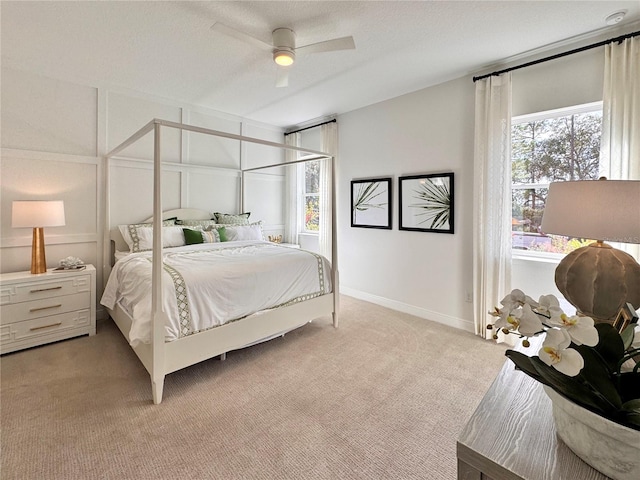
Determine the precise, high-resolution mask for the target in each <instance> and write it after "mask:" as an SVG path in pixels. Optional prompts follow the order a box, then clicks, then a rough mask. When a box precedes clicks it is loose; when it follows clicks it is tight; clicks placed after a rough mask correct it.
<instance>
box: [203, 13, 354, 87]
mask: <svg viewBox="0 0 640 480" xmlns="http://www.w3.org/2000/svg"><path fill="white" fill-rule="evenodd" d="M211 29H212V30H214V31H217V32H220V33H224V34H225V35H229V36H230V37H233V38H236V39H238V40H242V41H244V42H247V43H249V44H251V45H254V46H256V47H258V48H260V49H262V50H267V51H271V52H272V54H273V61H274V62H275V63H276V64H277V65H278V75H277V79H276V87H286V86H288V85H289V68H288V67H290V66H291V65H293V62H295V59H296V56H297V55H306V54H309V53H320V52H333V51H336V50H353V49H354V48H356V44H355V42H354V41H353V37H341V38H334V39H332V40H325V41H323V42H318V43H312V44H309V45H303V46H301V47H296V34H295V32H294V31H293V30H291V29H290V28H276V29H275V30H274V31H273V32H272V33H271V36H272V43H267V42H263V41H262V40H259V39H257V38H255V37H252V36H251V35H248V34H246V33H244V32H241V31H239V30H236V29H235V28H231V27H229V26H227V25H224V24H223V23H220V22H216V23H214V24H213V25H212V26H211Z"/></svg>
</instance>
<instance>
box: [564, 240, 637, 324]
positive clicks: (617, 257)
mask: <svg viewBox="0 0 640 480" xmlns="http://www.w3.org/2000/svg"><path fill="white" fill-rule="evenodd" d="M555 281H556V286H557V287H558V290H560V292H561V293H562V295H564V297H565V298H566V299H567V300H568V301H569V302H570V303H571V304H572V305H573V306H574V307H576V308H577V309H578V313H581V314H583V315H587V316H589V317H591V318H593V319H594V320H595V321H596V322H607V323H612V322H613V321H614V320H615V318H616V316H617V314H618V312H619V311H620V309H621V308H622V307H624V306H625V305H626V303H627V302H628V303H631V305H633V307H634V308H638V307H640V265H639V264H638V262H636V260H635V259H634V258H633V257H632V256H631V255H629V254H628V253H626V252H623V251H622V250H618V249H617V248H613V247H611V246H610V245H607V244H606V243H602V242H597V243H593V244H591V245H588V246H586V247H582V248H578V249H577V250H574V251H573V252H571V253H570V254H568V255H567V256H566V257H564V258H563V259H562V261H561V262H560V263H559V264H558V267H557V268H556V273H555Z"/></svg>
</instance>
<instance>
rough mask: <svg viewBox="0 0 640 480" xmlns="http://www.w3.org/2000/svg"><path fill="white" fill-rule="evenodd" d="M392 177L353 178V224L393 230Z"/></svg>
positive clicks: (360, 226)
mask: <svg viewBox="0 0 640 480" xmlns="http://www.w3.org/2000/svg"><path fill="white" fill-rule="evenodd" d="M391 186H392V179H391V177H383V178H369V179H363V180H351V226H352V227H359V228H380V229H385V230H391V221H392V215H393V210H392V205H391V199H392V195H391Z"/></svg>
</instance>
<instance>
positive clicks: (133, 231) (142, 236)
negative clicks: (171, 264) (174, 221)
mask: <svg viewBox="0 0 640 480" xmlns="http://www.w3.org/2000/svg"><path fill="white" fill-rule="evenodd" d="M194 229H197V227H194ZM129 233H130V235H131V247H130V248H131V251H132V252H142V251H144V250H151V249H152V248H153V228H151V227H148V226H138V225H136V226H133V228H130V229H129ZM184 244H185V242H184V233H183V232H182V227H179V226H178V227H162V246H163V247H181V246H182V245H184Z"/></svg>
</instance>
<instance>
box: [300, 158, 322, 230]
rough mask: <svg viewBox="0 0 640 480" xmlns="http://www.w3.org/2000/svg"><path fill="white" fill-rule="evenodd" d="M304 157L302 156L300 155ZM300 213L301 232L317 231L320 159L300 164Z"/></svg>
mask: <svg viewBox="0 0 640 480" xmlns="http://www.w3.org/2000/svg"><path fill="white" fill-rule="evenodd" d="M302 158H304V157H302ZM302 171H303V175H304V178H303V179H302V182H301V184H302V195H301V200H302V209H301V211H302V214H303V219H302V222H300V223H301V226H302V228H301V230H302V232H303V233H318V231H319V230H320V161H319V160H312V161H309V162H305V163H303V164H302Z"/></svg>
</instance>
